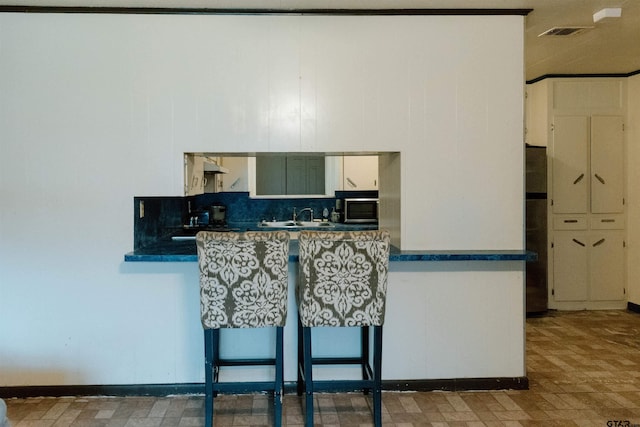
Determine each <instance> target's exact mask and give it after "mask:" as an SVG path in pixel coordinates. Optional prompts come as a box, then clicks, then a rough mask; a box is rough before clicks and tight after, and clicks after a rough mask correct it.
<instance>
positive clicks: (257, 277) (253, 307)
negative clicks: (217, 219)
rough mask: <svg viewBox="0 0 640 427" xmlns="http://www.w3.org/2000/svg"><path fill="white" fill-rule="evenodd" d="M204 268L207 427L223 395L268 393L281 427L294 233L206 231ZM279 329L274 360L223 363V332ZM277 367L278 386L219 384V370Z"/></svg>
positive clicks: (201, 246)
mask: <svg viewBox="0 0 640 427" xmlns="http://www.w3.org/2000/svg"><path fill="white" fill-rule="evenodd" d="M196 246H197V250H198V265H199V269H200V315H201V320H202V327H203V328H204V336H205V399H206V400H205V426H206V427H211V426H212V425H213V400H214V396H215V394H217V393H218V392H229V393H246V392H258V391H268V392H273V396H274V425H276V426H280V425H281V423H282V390H283V385H284V380H283V357H282V354H283V327H284V325H285V323H286V320H287V293H288V292H287V287H288V268H289V233H287V232H285V231H274V232H246V233H227V232H207V231H201V232H199V233H198V234H197V235H196ZM262 327H275V330H276V346H275V348H276V351H275V353H276V354H275V357H273V358H264V359H255V358H249V359H239V358H234V359H229V358H227V359H223V358H221V357H220V351H219V348H220V329H221V328H262ZM249 365H273V366H275V379H274V380H273V381H252V382H249V383H247V382H219V381H218V374H219V371H220V367H224V366H249Z"/></svg>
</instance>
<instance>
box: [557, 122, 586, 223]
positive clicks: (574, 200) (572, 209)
mask: <svg viewBox="0 0 640 427" xmlns="http://www.w3.org/2000/svg"><path fill="white" fill-rule="evenodd" d="M588 129H589V128H588V118H587V117H586V116H556V117H554V130H553V166H552V168H553V169H552V174H553V184H552V191H553V212H554V213H586V211H587V183H588V182H589V180H588V177H587V141H588Z"/></svg>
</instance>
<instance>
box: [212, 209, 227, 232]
mask: <svg viewBox="0 0 640 427" xmlns="http://www.w3.org/2000/svg"><path fill="white" fill-rule="evenodd" d="M209 226H211V227H213V228H216V227H226V226H227V207H226V206H224V205H211V207H210V208H209Z"/></svg>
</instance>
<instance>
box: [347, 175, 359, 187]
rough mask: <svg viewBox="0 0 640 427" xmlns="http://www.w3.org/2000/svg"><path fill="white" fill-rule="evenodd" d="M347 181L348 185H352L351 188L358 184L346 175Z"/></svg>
mask: <svg viewBox="0 0 640 427" xmlns="http://www.w3.org/2000/svg"><path fill="white" fill-rule="evenodd" d="M347 183H349V185H350V186H352V187H353V188H358V186H357V185H356V183H355V182H353V181H352V180H351V178H349V177H347Z"/></svg>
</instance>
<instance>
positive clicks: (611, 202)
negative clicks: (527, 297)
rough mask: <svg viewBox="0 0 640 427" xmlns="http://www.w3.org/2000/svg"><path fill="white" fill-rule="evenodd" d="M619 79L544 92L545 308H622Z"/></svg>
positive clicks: (556, 85)
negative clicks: (546, 143)
mask: <svg viewBox="0 0 640 427" xmlns="http://www.w3.org/2000/svg"><path fill="white" fill-rule="evenodd" d="M622 84H623V83H622V81H613V80H611V79H604V81H598V80H587V81H581V80H580V79H576V80H569V81H563V80H559V81H554V82H552V84H549V85H548V88H549V92H550V93H549V97H548V99H549V112H548V114H549V117H548V118H546V119H545V120H548V122H549V123H550V126H549V128H550V129H549V137H548V141H549V158H550V162H551V165H550V168H549V169H550V180H549V182H550V185H549V193H550V194H549V195H548V196H549V199H550V203H549V205H550V207H549V215H550V221H549V222H550V223H551V224H553V226H552V227H551V229H550V232H549V234H550V236H549V241H550V244H551V248H550V251H549V263H550V266H551V268H550V269H549V283H550V284H551V286H550V287H549V307H550V308H554V309H569V310H572V309H601V308H602V309H604V308H624V307H625V305H626V303H625V299H626V290H625V287H626V283H625V257H626V250H625V222H626V221H625V216H624V215H625V201H624V191H625V189H624V146H625V141H624V121H623V117H624V102H623V99H622V97H621V95H620V94H621V93H622V91H621V90H620V88H621V85H622Z"/></svg>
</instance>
